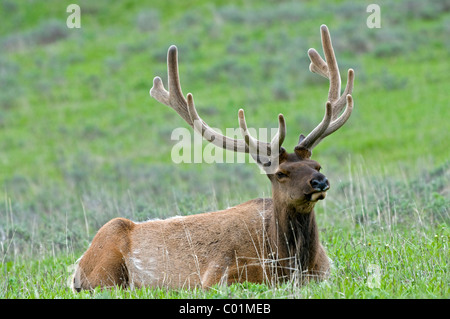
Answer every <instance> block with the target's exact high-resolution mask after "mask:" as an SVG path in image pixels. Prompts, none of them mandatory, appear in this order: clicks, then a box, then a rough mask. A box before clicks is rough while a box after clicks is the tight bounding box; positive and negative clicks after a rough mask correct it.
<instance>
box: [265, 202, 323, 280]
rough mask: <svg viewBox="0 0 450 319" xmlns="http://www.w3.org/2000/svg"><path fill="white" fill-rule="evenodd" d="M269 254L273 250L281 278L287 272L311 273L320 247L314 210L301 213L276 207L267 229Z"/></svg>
mask: <svg viewBox="0 0 450 319" xmlns="http://www.w3.org/2000/svg"><path fill="white" fill-rule="evenodd" d="M269 232H270V237H271V238H272V243H271V245H272V250H273V248H274V247H276V249H277V250H276V251H277V254H276V255H277V256H276V255H274V257H275V258H277V259H279V260H281V262H280V266H281V267H282V268H283V269H285V271H282V273H283V275H284V276H286V275H287V276H289V275H290V271H286V269H287V270H288V269H299V270H300V271H305V270H307V269H312V267H313V265H314V263H315V259H316V256H317V251H318V247H319V235H318V229H317V223H316V218H315V213H314V210H310V211H309V212H306V213H305V212H300V211H298V210H297V209H296V208H295V207H289V206H282V207H277V205H276V203H274V215H273V218H272V219H271V221H270V225H269Z"/></svg>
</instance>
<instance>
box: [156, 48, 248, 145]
mask: <svg viewBox="0 0 450 319" xmlns="http://www.w3.org/2000/svg"><path fill="white" fill-rule="evenodd" d="M167 73H168V82H169V91H167V90H166V89H165V88H164V85H163V83H162V80H161V78H160V77H158V76H157V77H155V78H154V80H153V87H152V88H151V89H150V95H151V96H152V97H154V98H155V99H156V100H157V101H159V102H161V103H163V104H165V105H167V106H170V107H171V108H172V109H174V110H175V111H176V112H177V113H178V114H179V115H180V116H181V117H182V118H183V120H185V121H186V123H188V124H189V125H190V126H191V127H192V128H193V129H194V130H195V131H197V132H198V133H200V134H201V135H202V136H203V137H204V138H205V139H207V140H208V141H209V142H211V143H213V144H214V145H216V146H219V147H222V148H224V149H227V150H232V151H235V152H242V153H248V146H247V144H246V143H245V142H244V140H238V139H232V138H229V137H226V136H224V135H222V134H220V133H218V132H216V131H215V130H213V129H212V128H211V127H209V126H208V125H207V124H206V122H204V121H203V120H202V119H201V118H200V117H199V115H198V113H197V110H196V109H195V105H194V99H193V97H192V94H190V93H189V94H188V95H187V99H186V98H184V96H183V92H182V90H181V85H180V78H179V73H178V51H177V47H176V46H175V45H172V46H170V48H169V50H168V52H167Z"/></svg>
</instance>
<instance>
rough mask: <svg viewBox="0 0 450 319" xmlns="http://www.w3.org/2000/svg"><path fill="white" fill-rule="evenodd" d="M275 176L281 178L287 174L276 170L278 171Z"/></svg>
mask: <svg viewBox="0 0 450 319" xmlns="http://www.w3.org/2000/svg"><path fill="white" fill-rule="evenodd" d="M277 177H278V178H279V179H282V178H285V177H287V175H286V174H284V173H282V172H278V173H277Z"/></svg>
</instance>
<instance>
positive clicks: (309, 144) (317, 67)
mask: <svg viewBox="0 0 450 319" xmlns="http://www.w3.org/2000/svg"><path fill="white" fill-rule="evenodd" d="M320 31H321V38H322V47H323V51H324V55H325V59H326V61H325V60H323V59H322V57H321V56H320V55H319V53H318V52H317V51H316V50H315V49H309V50H308V56H309V58H310V60H311V64H310V65H309V70H310V71H311V72H314V73H317V74H319V75H322V76H323V77H325V78H327V79H329V81H330V88H329V91H328V102H327V105H328V103H329V107H330V108H331V116H330V120H331V121H330V122H329V123H328V126H327V127H325V129H324V126H325V124H326V121H325V118H326V117H327V115H325V117H324V120H322V122H321V123H320V124H319V125H318V126H317V127H316V128H315V129H314V130H313V131H312V132H311V133H310V134H308V136H307V137H306V138H304V139H303V140H301V141H299V146H303V147H306V148H309V149H312V148H314V147H315V146H316V145H317V144H319V142H320V141H321V140H322V139H324V138H325V137H326V136H328V135H330V134H331V133H333V132H335V131H336V130H338V129H339V128H340V127H341V126H342V125H344V124H345V122H346V121H347V120H348V118H349V117H350V115H351V112H352V110H353V99H352V96H351V93H352V91H353V81H354V71H353V69H349V70H348V79H347V84H346V87H345V89H344V92H343V94H342V95H341V94H340V91H341V76H340V73H339V66H338V63H337V60H336V56H335V54H334V50H333V45H332V42H331V37H330V32H329V31H328V28H327V26H326V25H322V26H321V27H320ZM345 106H347V107H346V108H345V110H344V112H342V110H343V109H344V107H345ZM326 112H328V106H327V110H326ZM341 112H342V114H341ZM320 132H321V133H320ZM319 133H320V134H319Z"/></svg>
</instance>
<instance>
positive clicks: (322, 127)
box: [296, 101, 332, 149]
mask: <svg viewBox="0 0 450 319" xmlns="http://www.w3.org/2000/svg"><path fill="white" fill-rule="evenodd" d="M331 116H332V108H331V102H330V101H328V102H327V104H326V105H325V115H324V117H323V119H322V122H320V124H319V125H317V126H316V128H315V129H314V130H312V131H311V133H309V134H308V136H307V137H305V138H304V139H302V140H301V141H300V143H299V144H298V145H297V146H296V147H304V148H307V149H312V148H313V145H314V143H315V142H316V141H317V140H318V139H319V138H320V137H321V136H322V134H324V133H325V131H326V130H327V128H328V127H329V126H330V123H331Z"/></svg>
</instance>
